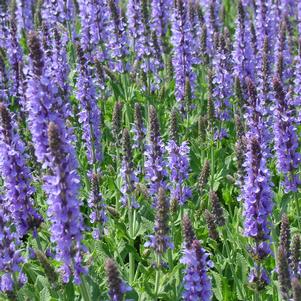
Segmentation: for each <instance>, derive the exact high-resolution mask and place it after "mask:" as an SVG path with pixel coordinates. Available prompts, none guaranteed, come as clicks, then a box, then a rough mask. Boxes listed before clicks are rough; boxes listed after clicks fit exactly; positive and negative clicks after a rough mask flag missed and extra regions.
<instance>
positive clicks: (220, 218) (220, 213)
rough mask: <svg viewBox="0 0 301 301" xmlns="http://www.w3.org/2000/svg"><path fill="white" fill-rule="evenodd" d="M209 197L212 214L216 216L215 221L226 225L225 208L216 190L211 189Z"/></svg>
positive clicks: (219, 224) (220, 224)
mask: <svg viewBox="0 0 301 301" xmlns="http://www.w3.org/2000/svg"><path fill="white" fill-rule="evenodd" d="M209 198H210V201H211V205H212V214H213V216H214V218H215V222H216V224H217V225H218V226H224V225H225V217H224V210H223V208H222V206H221V203H220V200H219V197H218V195H217V193H216V192H214V191H211V192H210V194H209Z"/></svg>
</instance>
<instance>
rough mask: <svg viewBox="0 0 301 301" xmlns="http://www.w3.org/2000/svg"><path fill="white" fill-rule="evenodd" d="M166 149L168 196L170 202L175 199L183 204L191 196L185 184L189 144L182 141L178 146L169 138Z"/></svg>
mask: <svg viewBox="0 0 301 301" xmlns="http://www.w3.org/2000/svg"><path fill="white" fill-rule="evenodd" d="M166 149H167V151H168V167H169V170H170V177H169V178H170V183H171V188H170V190H171V191H170V198H171V202H172V201H176V202H177V203H178V204H180V205H183V204H184V203H185V202H186V201H187V199H188V198H190V197H191V190H190V188H189V187H187V186H185V181H186V180H187V179H188V172H189V146H188V143H187V142H183V143H182V145H180V146H178V145H177V144H176V142H175V141H173V140H171V141H170V142H169V143H168V145H167V146H166Z"/></svg>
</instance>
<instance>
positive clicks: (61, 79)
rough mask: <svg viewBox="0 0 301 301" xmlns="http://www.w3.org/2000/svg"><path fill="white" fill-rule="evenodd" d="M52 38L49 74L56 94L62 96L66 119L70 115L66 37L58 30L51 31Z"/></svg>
mask: <svg viewBox="0 0 301 301" xmlns="http://www.w3.org/2000/svg"><path fill="white" fill-rule="evenodd" d="M53 31H54V32H53V34H54V37H53V39H52V44H53V45H52V48H53V50H52V58H51V59H52V63H51V69H52V70H51V72H52V77H53V81H54V82H55V84H56V85H57V86H58V87H59V89H58V93H60V95H61V96H62V100H63V101H64V103H65V105H66V118H68V117H69V115H71V113H70V108H69V106H70V105H69V102H68V99H69V96H70V85H69V78H68V76H69V72H70V67H69V65H68V57H67V52H66V37H65V36H64V33H62V32H60V31H59V29H58V28H54V30H53Z"/></svg>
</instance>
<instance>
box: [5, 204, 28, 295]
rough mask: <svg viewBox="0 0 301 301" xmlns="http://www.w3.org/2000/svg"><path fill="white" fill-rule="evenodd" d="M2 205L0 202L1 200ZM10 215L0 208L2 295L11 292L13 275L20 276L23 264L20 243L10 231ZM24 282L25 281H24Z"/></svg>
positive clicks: (13, 286) (11, 230)
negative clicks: (17, 274)
mask: <svg viewBox="0 0 301 301" xmlns="http://www.w3.org/2000/svg"><path fill="white" fill-rule="evenodd" d="M1 203H2V200H1ZM9 216H10V214H9V212H7V211H6V210H5V208H4V207H3V206H2V205H1V206H0V271H1V272H3V274H2V273H1V276H0V291H1V292H3V293H7V294H9V293H11V292H13V290H14V288H15V285H16V286H17V285H18V283H14V277H13V274H14V273H19V275H20V276H21V272H20V271H21V267H20V265H21V264H22V263H24V258H23V257H22V256H21V252H20V250H18V247H19V245H20V241H19V238H18V235H17V234H16V233H15V232H14V231H13V229H12V223H13V221H12V220H11V219H10V218H9ZM24 280H26V279H24Z"/></svg>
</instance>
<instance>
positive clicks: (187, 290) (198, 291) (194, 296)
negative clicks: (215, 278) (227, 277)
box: [181, 240, 212, 301]
mask: <svg viewBox="0 0 301 301" xmlns="http://www.w3.org/2000/svg"><path fill="white" fill-rule="evenodd" d="M208 257H209V255H208V253H206V251H205V250H204V249H203V248H202V247H201V244H200V242H199V241H198V240H194V241H193V242H192V245H191V246H190V247H188V246H185V248H184V251H183V257H182V259H181V263H184V264H185V265H186V270H185V276H184V292H183V299H184V300H195V301H197V300H198V301H209V300H211V299H212V287H211V279H210V278H209V276H208V274H207V273H208V269H209V268H210V267H212V263H211V262H210V261H209V260H208Z"/></svg>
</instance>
